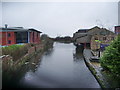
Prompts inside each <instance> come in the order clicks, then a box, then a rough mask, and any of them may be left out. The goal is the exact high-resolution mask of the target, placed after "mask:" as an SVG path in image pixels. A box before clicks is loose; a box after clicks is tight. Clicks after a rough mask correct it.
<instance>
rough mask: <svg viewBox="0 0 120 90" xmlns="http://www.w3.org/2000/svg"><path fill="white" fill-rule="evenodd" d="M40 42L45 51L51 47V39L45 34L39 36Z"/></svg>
mask: <svg viewBox="0 0 120 90" xmlns="http://www.w3.org/2000/svg"><path fill="white" fill-rule="evenodd" d="M41 41H42V44H43V45H44V49H45V50H46V49H48V48H51V47H53V39H52V38H50V37H49V36H48V35H47V34H42V35H41Z"/></svg>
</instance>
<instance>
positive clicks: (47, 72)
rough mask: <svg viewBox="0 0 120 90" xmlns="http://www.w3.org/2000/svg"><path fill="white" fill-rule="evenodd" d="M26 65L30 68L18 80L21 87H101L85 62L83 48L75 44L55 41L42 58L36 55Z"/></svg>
mask: <svg viewBox="0 0 120 90" xmlns="http://www.w3.org/2000/svg"><path fill="white" fill-rule="evenodd" d="M73 52H74V53H73ZM25 66H26V68H28V69H27V70H26V72H23V73H24V75H23V76H21V77H19V80H18V81H19V85H20V86H21V87H29V88H30V87H31V88H99V87H100V86H99V84H98V83H97V81H96V79H95V78H94V76H93V75H92V74H91V72H90V71H89V69H88V68H87V67H86V65H85V63H84V59H83V55H82V49H81V48H75V46H73V44H63V43H62V44H61V43H55V44H54V47H53V49H50V50H48V52H46V53H45V54H44V55H43V57H42V58H40V57H38V58H37V56H36V57H34V58H33V59H31V60H30V61H29V63H28V64H26V65H25ZM20 73H22V71H21V72H20ZM18 76H19V75H18Z"/></svg>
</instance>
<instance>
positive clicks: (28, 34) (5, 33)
mask: <svg viewBox="0 0 120 90" xmlns="http://www.w3.org/2000/svg"><path fill="white" fill-rule="evenodd" d="M40 33H41V32H40V31H38V30H35V29H24V28H22V27H15V28H7V27H6V28H0V45H1V46H7V45H13V44H19V43H34V44H38V43H40Z"/></svg>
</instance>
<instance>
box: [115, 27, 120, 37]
mask: <svg viewBox="0 0 120 90" xmlns="http://www.w3.org/2000/svg"><path fill="white" fill-rule="evenodd" d="M115 33H116V34H117V35H118V34H120V26H115Z"/></svg>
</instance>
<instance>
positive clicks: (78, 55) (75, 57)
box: [73, 47, 84, 62]
mask: <svg viewBox="0 0 120 90" xmlns="http://www.w3.org/2000/svg"><path fill="white" fill-rule="evenodd" d="M83 50H84V48H83V47H76V49H75V53H73V60H74V61H75V62H78V61H79V60H80V59H81V58H83Z"/></svg>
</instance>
